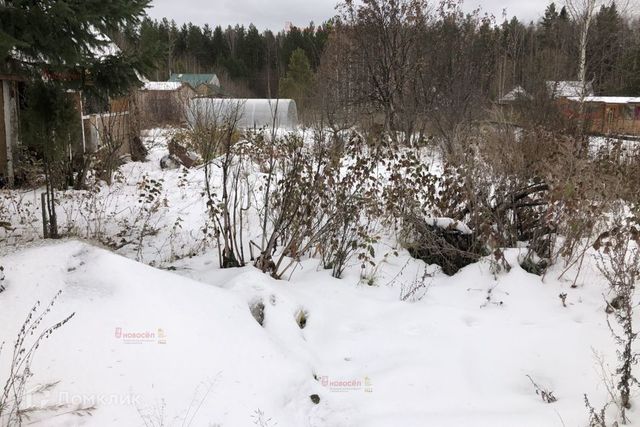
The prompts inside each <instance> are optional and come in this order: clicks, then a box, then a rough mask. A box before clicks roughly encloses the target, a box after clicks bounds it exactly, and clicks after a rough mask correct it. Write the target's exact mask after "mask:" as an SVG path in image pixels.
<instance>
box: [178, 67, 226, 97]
mask: <svg viewBox="0 0 640 427" xmlns="http://www.w3.org/2000/svg"><path fill="white" fill-rule="evenodd" d="M169 82H180V83H186V84H188V85H189V86H191V87H192V88H193V89H194V90H195V91H196V93H197V94H198V95H199V96H213V95H216V94H217V93H218V92H219V91H220V80H219V79H218V76H216V75H215V74H177V73H173V74H171V77H169Z"/></svg>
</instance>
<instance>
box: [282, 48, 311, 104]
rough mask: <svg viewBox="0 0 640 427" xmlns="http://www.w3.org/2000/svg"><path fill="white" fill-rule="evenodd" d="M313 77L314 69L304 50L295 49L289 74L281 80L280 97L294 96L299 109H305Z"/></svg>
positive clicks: (290, 61)
mask: <svg viewBox="0 0 640 427" xmlns="http://www.w3.org/2000/svg"><path fill="white" fill-rule="evenodd" d="M313 79H314V75H313V71H311V65H310V64H309V59H308V58H307V55H306V54H305V53H304V50H302V49H300V48H298V49H296V50H294V51H293V53H292V54H291V59H290V60H289V67H288V71H287V75H286V77H285V78H283V79H281V80H280V97H281V98H292V99H294V100H295V101H296V103H297V104H298V108H299V109H301V110H302V109H304V104H305V103H306V100H307V98H308V97H309V96H310V94H311V90H312V87H313Z"/></svg>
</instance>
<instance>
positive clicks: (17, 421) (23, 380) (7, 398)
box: [0, 291, 94, 427]
mask: <svg viewBox="0 0 640 427" xmlns="http://www.w3.org/2000/svg"><path fill="white" fill-rule="evenodd" d="M61 292H62V291H59V292H58V293H57V294H56V295H55V296H54V297H53V299H52V300H51V302H50V303H49V304H48V305H47V306H46V307H44V309H43V310H42V311H39V310H40V302H37V303H36V304H35V305H34V306H33V308H32V309H31V311H30V312H29V314H28V315H27V318H26V319H25V321H24V323H23V324H22V327H21V328H20V331H19V332H18V336H17V338H16V340H15V342H14V345H13V353H12V356H11V359H10V361H9V372H8V377H7V379H6V380H4V386H3V388H2V394H1V395H0V425H2V426H7V427H8V426H15V425H22V423H23V422H25V421H29V420H30V419H31V417H33V416H35V415H36V414H38V413H45V412H50V413H51V412H52V413H54V414H55V413H56V412H58V411H61V410H63V409H66V408H67V406H66V405H54V406H34V405H31V406H25V404H24V401H25V399H27V398H28V397H31V396H32V395H35V394H40V393H43V392H45V391H48V390H50V389H52V388H53V387H55V386H56V385H57V383H51V384H45V385H42V386H39V387H37V388H35V389H33V390H27V384H28V382H29V379H30V378H31V377H32V376H33V372H32V370H31V365H32V362H33V358H34V357H35V355H36V352H37V350H38V348H40V345H41V344H43V342H44V341H45V340H47V339H48V338H49V337H50V336H51V335H52V334H53V333H54V332H55V331H56V330H57V329H59V328H61V327H63V326H64V325H65V324H66V323H67V322H68V321H69V320H71V318H72V317H73V316H74V315H75V313H72V314H70V315H69V316H67V317H65V318H63V319H62V320H60V321H59V322H57V323H55V324H53V325H52V326H49V327H46V328H44V329H41V326H42V323H43V321H44V319H45V317H46V316H47V314H49V312H50V311H51V308H52V307H53V305H54V304H55V302H56V300H57V299H58V297H59V296H60V294H61ZM3 347H4V343H2V344H1V345H0V353H2V349H3ZM93 409H94V408H92V407H86V408H81V407H79V408H74V409H72V410H71V411H68V412H67V413H76V414H79V413H84V412H87V411H91V410H93ZM51 416H55V415H51Z"/></svg>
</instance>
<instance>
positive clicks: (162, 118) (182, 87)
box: [135, 82, 196, 128]
mask: <svg viewBox="0 0 640 427" xmlns="http://www.w3.org/2000/svg"><path fill="white" fill-rule="evenodd" d="M194 96H196V91H195V90H194V89H193V87H191V85H189V84H187V83H183V82H146V83H145V84H144V86H143V87H142V88H140V89H139V90H138V91H137V92H136V100H135V101H136V103H137V106H136V107H137V109H138V111H139V113H140V120H141V122H142V123H141V125H142V127H143V128H153V127H162V126H167V125H180V124H181V123H182V122H183V121H184V109H185V105H186V104H187V103H188V102H189V99H191V98H193V97H194Z"/></svg>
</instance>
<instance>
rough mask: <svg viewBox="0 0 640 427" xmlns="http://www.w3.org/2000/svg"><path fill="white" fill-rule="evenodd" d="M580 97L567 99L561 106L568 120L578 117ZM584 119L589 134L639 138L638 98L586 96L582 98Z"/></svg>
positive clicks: (639, 114) (639, 102) (639, 111)
mask: <svg viewBox="0 0 640 427" xmlns="http://www.w3.org/2000/svg"><path fill="white" fill-rule="evenodd" d="M580 100H581V97H579V96H575V97H569V98H567V103H566V104H563V105H561V110H562V112H563V113H564V114H565V115H566V116H567V117H569V118H576V117H578V116H579V108H578V103H579V102H580ZM584 104H585V108H584V119H585V121H586V122H587V126H588V129H589V131H590V132H592V133H597V134H602V135H631V136H640V97H631V96H587V97H585V98H584Z"/></svg>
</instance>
